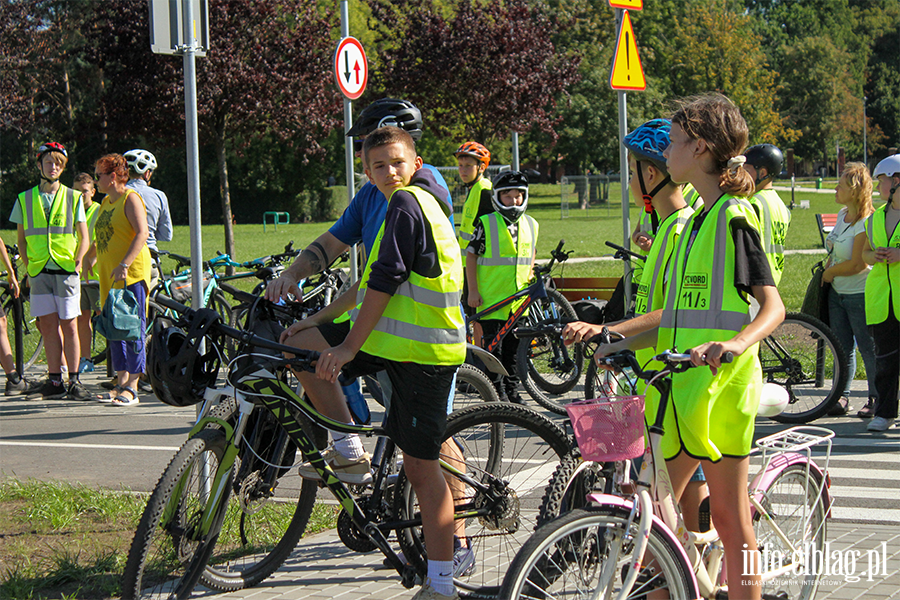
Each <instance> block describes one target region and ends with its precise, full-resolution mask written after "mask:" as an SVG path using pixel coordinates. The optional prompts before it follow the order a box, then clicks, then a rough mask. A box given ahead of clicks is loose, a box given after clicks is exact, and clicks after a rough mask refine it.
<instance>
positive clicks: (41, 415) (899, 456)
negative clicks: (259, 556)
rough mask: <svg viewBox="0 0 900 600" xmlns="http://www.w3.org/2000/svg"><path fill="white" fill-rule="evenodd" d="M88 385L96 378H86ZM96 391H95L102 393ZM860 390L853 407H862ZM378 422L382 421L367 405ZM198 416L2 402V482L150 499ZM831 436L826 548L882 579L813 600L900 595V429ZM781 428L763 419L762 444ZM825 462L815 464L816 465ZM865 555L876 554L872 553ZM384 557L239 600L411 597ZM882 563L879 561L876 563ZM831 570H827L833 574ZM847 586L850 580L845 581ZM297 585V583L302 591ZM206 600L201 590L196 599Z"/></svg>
mask: <svg viewBox="0 0 900 600" xmlns="http://www.w3.org/2000/svg"><path fill="white" fill-rule="evenodd" d="M85 379H86V383H88V385H89V386H90V385H91V384H96V383H97V382H99V380H100V379H101V378H100V377H99V376H89V377H86V378H85ZM98 389H99V388H98ZM863 396H864V392H863V391H862V390H859V391H857V392H856V396H855V397H854V398H853V400H852V404H853V409H854V412H855V409H857V408H858V407H859V406H861V405H862V403H863V402H864V399H863ZM373 412H374V413H375V415H374V416H375V418H378V417H379V414H378V412H377V407H376V406H375V405H374V404H373ZM193 416H194V408H193V407H191V408H186V409H176V408H172V407H169V406H166V405H164V404H162V403H160V402H159V401H157V400H156V399H155V398H153V397H145V398H143V399H142V402H141V404H140V405H138V406H134V407H129V408H116V407H111V406H108V405H101V404H99V403H84V402H74V401H60V400H52V401H44V400H25V399H16V398H7V399H3V400H0V476H3V477H10V476H12V477H19V478H36V479H46V480H49V479H57V480H64V481H72V482H80V483H83V484H86V485H102V486H106V487H113V488H117V487H126V488H128V489H132V490H138V491H148V490H150V489H151V488H152V487H153V485H154V484H155V483H156V480H157V478H158V477H159V474H160V473H161V472H162V470H163V468H164V467H165V465H166V464H167V463H168V461H169V459H170V458H171V456H172V454H173V453H174V451H175V450H176V449H177V447H178V446H179V445H180V444H181V443H182V442H183V440H184V438H185V434H186V433H187V431H188V429H189V428H190V426H191V424H192V421H193ZM815 424H816V425H817V426H823V427H828V428H831V429H833V430H834V431H835V432H836V433H837V436H836V438H835V442H834V447H833V449H832V455H831V463H830V472H831V475H832V481H833V483H832V487H831V493H832V496H833V497H834V499H835V505H834V510H833V519H832V521H831V522H830V525H829V534H828V538H829V540H831V541H832V544H831V547H830V550H831V552H832V553H833V556H834V557H835V560H837V558H838V557H841V558H846V557H848V556H850V554H849V551H852V550H856V551H858V552H859V554H858V555H857V556H859V558H858V561H859V563H860V565H858V566H857V568H856V572H857V573H860V572H862V571H863V570H864V567H865V564H864V563H865V561H866V560H867V558H868V557H872V558H873V559H875V558H877V559H878V560H879V561H882V560H883V561H884V564H885V565H886V566H885V568H884V570H883V572H879V575H878V576H875V577H873V579H872V581H868V580H867V578H865V577H863V578H862V579H861V581H858V582H853V581H848V580H847V578H846V577H844V572H846V569H847V567H846V566H844V567H843V568H844V571H843V572H841V573H838V574H836V575H833V576H829V577H826V582H827V583H826V584H825V585H823V586H822V587H821V588H820V591H819V594H818V595H817V598H829V599H832V598H833V599H835V600H837V599H849V598H890V597H900V572H898V568H900V429H897V428H895V429H892V430H889V431H888V432H885V433H883V434H873V433H868V432H866V431H865V422H864V421H862V420H859V419H856V418H852V417H840V418H825V419H821V420H819V421H817V422H816V423H815ZM783 428H784V426H782V425H779V424H775V423H772V422H771V421H768V420H760V422H759V424H758V427H757V429H758V431H757V435H758V437H761V436H763V435H768V434H770V433H774V432H776V431H779V430H781V429H783ZM819 458H820V459H821V457H819ZM870 551H872V552H871V553H870ZM380 562H381V558H380V556H376V555H374V554H366V555H359V554H355V553H352V552H350V551H349V550H347V549H346V548H344V546H343V545H342V544H341V543H340V541H339V540H337V536H336V535H335V534H334V532H327V533H323V534H320V535H317V536H313V537H311V538H309V539H308V540H307V541H306V542H304V543H303V544H302V545H301V547H300V548H298V550H297V551H295V553H294V554H293V555H292V557H291V559H290V560H289V561H288V563H287V564H286V565H285V567H284V568H282V569H281V570H280V571H279V572H278V573H277V574H276V576H275V577H273V578H272V579H270V580H269V581H267V582H266V583H265V585H263V586H260V587H257V588H254V589H253V590H245V591H243V592H240V593H233V594H223V595H219V596H217V597H218V598H222V599H223V600H224V599H237V598H248V599H249V598H260V599H262V598H265V599H273V600H274V599H281V598H284V599H290V598H319V597H321V598H326V597H328V598H334V597H337V596H341V598H342V599H355V598H373V599H389V598H394V597H400V598H407V597H411V595H412V592H411V591H409V590H405V589H404V588H403V587H402V586H401V585H400V584H399V582H398V580H397V578H396V577H394V576H392V574H391V572H390V571H387V570H380V571H374V570H372V568H373V566H378V565H380ZM879 564H881V563H879ZM834 570H835V568H832V572H833V571H834ZM851 579H852V578H851ZM300 583H302V584H303V585H299V584H300ZM206 595H211V593H209V592H204V591H202V590H198V594H197V597H203V596H206Z"/></svg>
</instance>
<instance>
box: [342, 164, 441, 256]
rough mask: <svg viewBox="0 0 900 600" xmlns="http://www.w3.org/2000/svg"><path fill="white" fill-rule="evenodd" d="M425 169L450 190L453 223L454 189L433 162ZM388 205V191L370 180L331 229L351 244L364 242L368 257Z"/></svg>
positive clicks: (343, 240)
mask: <svg viewBox="0 0 900 600" xmlns="http://www.w3.org/2000/svg"><path fill="white" fill-rule="evenodd" d="M422 168H423V169H428V170H430V171H431V172H432V173H434V178H435V181H437V183H438V185H440V186H441V187H442V188H444V189H445V190H447V198H446V202H447V204H448V205H449V206H450V208H451V210H450V223H451V224H453V210H452V209H453V200H452V199H451V198H450V191H449V190H450V188H449V187H448V186H447V182H446V181H445V180H444V178H443V177H442V176H441V174H440V172H439V171H438V170H437V169H435V168H434V167H432V166H431V165H422ZM387 207H388V203H387V199H386V198H385V197H384V194H382V193H381V192H379V191H378V188H377V187H375V186H374V185H372V182H371V181H370V182H367V183H366V185H364V186H362V188H361V189H360V190H359V191H358V192H356V195H355V196H353V200H351V201H350V205H349V206H347V209H346V210H345V211H344V214H342V215H341V218H340V219H338V220H337V223H335V224H334V225H332V226H331V229H329V230H328V231H329V232H330V233H331V235H333V236H334V237H336V238H337V239H339V240H340V241H341V242H342V243H344V244H347V245H348V246H352V245H353V244H356V243H359V242H362V243H363V245H364V246H365V247H366V255H367V256H368V255H370V254H371V253H372V246H374V245H375V237H376V236H377V235H378V230H379V229H381V225H382V223H384V215H385V213H386V212H387Z"/></svg>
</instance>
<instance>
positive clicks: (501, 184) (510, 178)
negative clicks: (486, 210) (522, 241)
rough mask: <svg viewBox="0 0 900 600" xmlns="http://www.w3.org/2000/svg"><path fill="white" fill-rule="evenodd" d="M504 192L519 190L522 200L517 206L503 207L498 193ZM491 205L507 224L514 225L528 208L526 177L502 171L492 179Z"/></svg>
mask: <svg viewBox="0 0 900 600" xmlns="http://www.w3.org/2000/svg"><path fill="white" fill-rule="evenodd" d="M504 190H521V192H522V195H523V196H524V199H523V200H522V204H521V205H519V206H504V205H503V203H502V202H500V192H502V191H504ZM491 204H492V205H493V206H494V210H496V211H497V212H499V213H500V214H501V215H503V218H504V219H506V221H507V222H508V223H515V222H516V221H518V220H519V217H521V216H522V215H524V214H525V209H526V208H528V176H527V175H525V173H522V172H521V171H503V172H502V173H500V174H499V175H497V178H496V179H494V187H493V191H492V193H491Z"/></svg>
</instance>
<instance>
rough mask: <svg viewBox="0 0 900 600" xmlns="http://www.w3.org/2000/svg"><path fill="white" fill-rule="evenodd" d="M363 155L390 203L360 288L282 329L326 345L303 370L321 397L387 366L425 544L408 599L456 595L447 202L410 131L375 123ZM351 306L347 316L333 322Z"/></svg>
mask: <svg viewBox="0 0 900 600" xmlns="http://www.w3.org/2000/svg"><path fill="white" fill-rule="evenodd" d="M363 158H364V162H365V168H366V175H367V176H368V178H369V180H370V181H371V182H372V183H373V184H374V185H375V186H376V187H377V188H378V190H379V191H380V192H382V193H383V194H384V196H385V197H387V198H388V199H389V203H388V208H387V213H386V214H385V217H384V223H383V225H382V226H381V230H380V231H379V233H378V236H377V237H376V241H375V245H374V247H373V249H372V254H371V256H372V257H371V258H370V260H369V261H368V262H367V263H366V268H365V271H364V272H363V276H362V278H361V279H360V282H359V288H358V292H357V294H356V295H355V298H354V297H352V296H351V297H349V298H348V297H347V296H348V294H344V295H343V296H341V297H340V298H338V299H337V300H336V301H335V302H333V303H332V304H330V305H328V306H327V307H326V308H324V309H323V310H321V311H319V312H318V313H316V314H315V315H313V316H312V317H310V318H308V319H306V320H304V321H301V322H300V323H297V324H294V325H293V326H291V327H290V328H289V329H287V330H286V331H285V333H284V334H283V336H282V337H283V338H287V337H291V336H293V335H295V334H296V333H298V332H300V331H302V330H304V329H310V328H313V327H315V328H317V329H316V330H315V334H314V335H315V336H317V337H316V338H315V339H312V340H311V341H312V344H311V347H313V349H315V348H314V346H316V345H320V346H322V345H324V347H325V348H327V349H326V350H324V351H323V352H322V353H321V356H320V357H319V360H318V362H317V363H316V373H315V377H310V376H303V375H301V377H302V379H301V381H303V383H304V389H305V390H306V391H307V393H308V394H309V395H310V398H311V399H312V400H313V401H314V402H315V403H316V405H317V406H319V405H336V404H338V403H340V402H343V396H342V395H341V390H340V387H339V386H338V383H337V381H338V375H339V374H340V372H341V369H342V368H343V369H344V374H345V375H346V376H347V377H357V376H360V375H366V374H372V373H376V372H378V371H382V370H384V371H387V374H388V377H389V378H390V383H391V387H392V390H391V394H390V404H389V406H388V409H387V416H386V418H385V422H384V426H385V428H386V430H387V431H388V433H389V435H390V437H391V439H393V440H394V442H395V443H396V444H397V446H398V447H399V448H400V449H401V450H403V459H404V462H403V466H404V470H405V471H406V473H407V475H408V476H409V479H410V483H411V484H412V486H413V489H414V490H415V492H416V496H417V498H418V499H419V505H420V506H421V512H422V525H423V529H424V533H425V544H426V546H427V547H428V575H427V577H426V579H425V582H424V585H423V587H422V588H421V589H420V590H419V591H418V592H417V593H416V595H415V596H414V599H413V600H442V599H450V598H454V599H455V598H458V597H459V596H458V594H457V593H456V590H455V587H454V584H453V572H454V564H453V532H454V522H453V497H452V495H451V492H450V488H449V487H448V485H447V481H446V480H445V479H444V476H443V475H442V473H441V468H440V464H439V462H438V457H439V455H440V449H441V440H442V439H443V436H444V431H445V429H446V420H447V397H448V396H449V394H450V390H451V386H452V382H453V377H454V375H455V373H456V370H457V368H458V367H459V365H460V364H462V363H463V361H464V360H465V355H466V341H465V339H466V336H465V322H464V320H463V316H462V311H461V310H460V295H461V293H462V282H463V276H462V264H461V262H460V258H459V244H458V243H457V241H456V234H455V232H454V230H453V226H452V225H451V223H450V221H449V219H448V216H449V214H450V211H451V210H452V209H451V208H450V207H449V206H448V205H447V204H446V202H444V201H443V198H444V196H445V195H446V190H445V189H444V188H442V187H441V186H440V185H438V184H437V183H436V180H435V178H434V175H433V174H432V172H431V171H430V170H427V169H422V168H421V167H422V159H421V158H420V157H418V156H416V151H415V145H414V143H413V140H412V138H411V137H410V135H409V133H407V132H406V131H404V130H402V129H400V128H397V127H381V128H379V129H376V130H375V131H373V132H371V133H369V134H368V135H367V136H366V139H365V142H364V146H363ZM348 309H352V310H350V314H351V321H350V322H347V321H344V322H341V323H335V322H333V321H334V319H336V318H337V317H339V316H340V315H342V314H343V313H344V312H345V311H347V310H348ZM337 458H338V462H336V463H335V465H336V466H337V467H338V468H340V466H341V462H339V461H340V458H339V457H337ZM332 468H335V467H332Z"/></svg>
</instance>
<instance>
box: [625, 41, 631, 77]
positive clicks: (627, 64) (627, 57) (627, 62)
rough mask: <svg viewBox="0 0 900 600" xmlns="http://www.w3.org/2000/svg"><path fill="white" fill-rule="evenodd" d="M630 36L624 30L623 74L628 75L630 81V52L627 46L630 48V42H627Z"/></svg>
mask: <svg viewBox="0 0 900 600" xmlns="http://www.w3.org/2000/svg"><path fill="white" fill-rule="evenodd" d="M629 38H630V36H629V35H628V32H627V31H626V32H625V74H626V75H627V77H628V81H631V54H630V53H629V52H628V50H629V48H631V44H629V43H628V40H629Z"/></svg>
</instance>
